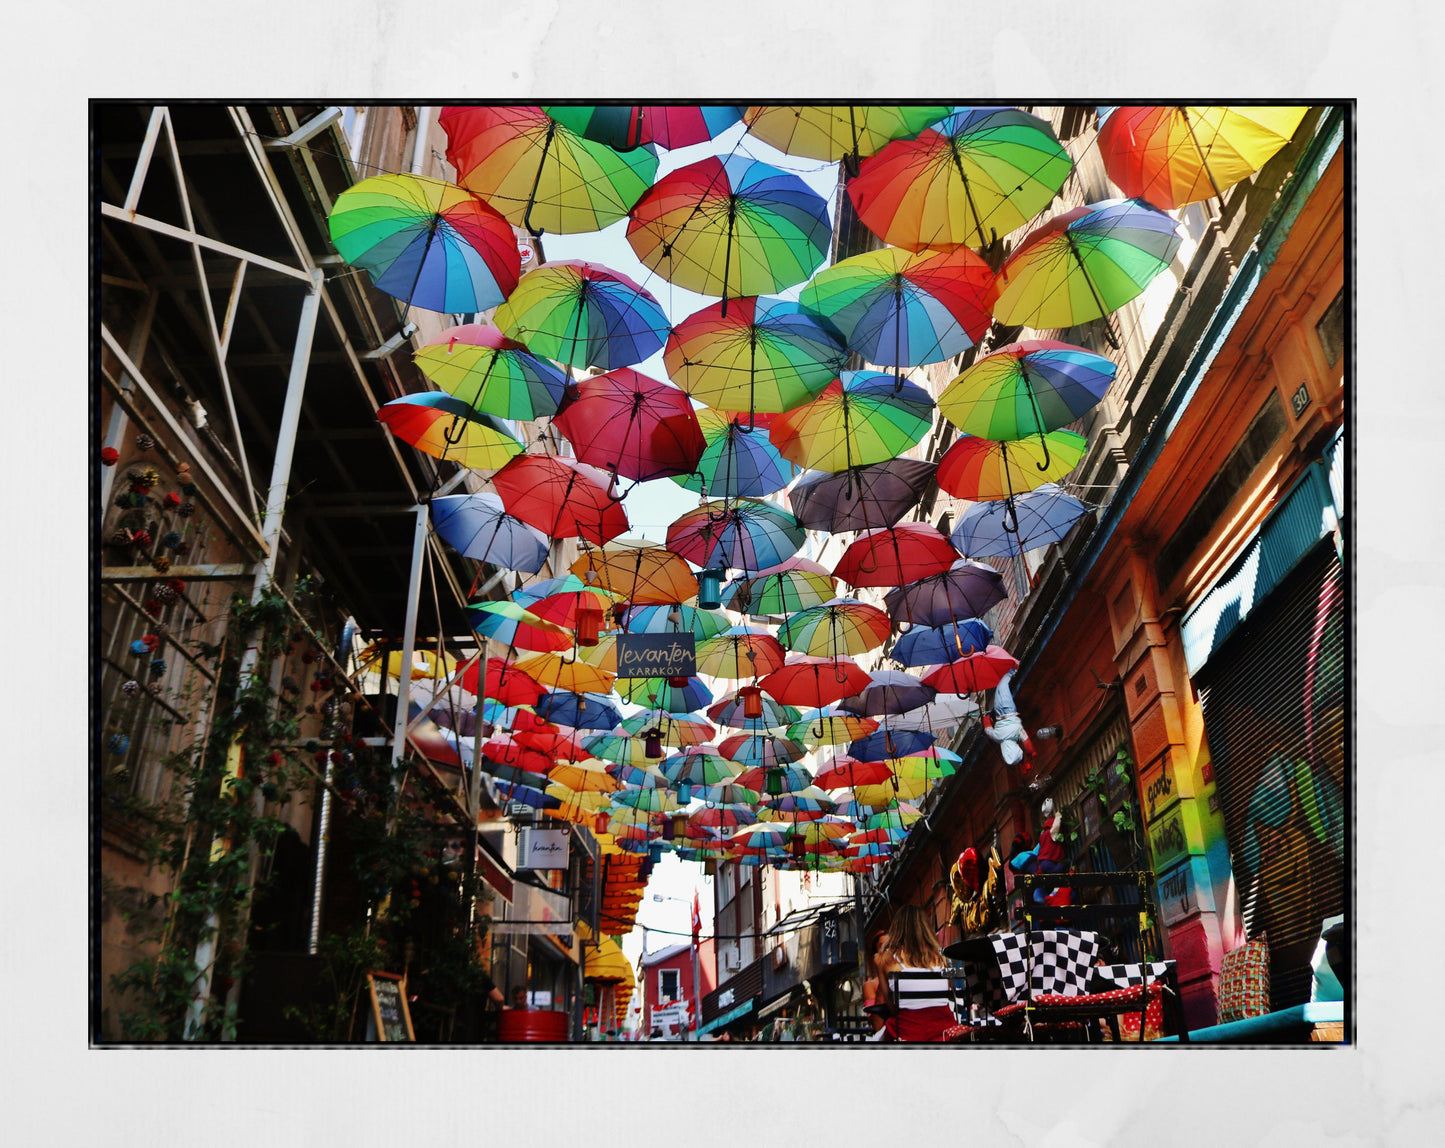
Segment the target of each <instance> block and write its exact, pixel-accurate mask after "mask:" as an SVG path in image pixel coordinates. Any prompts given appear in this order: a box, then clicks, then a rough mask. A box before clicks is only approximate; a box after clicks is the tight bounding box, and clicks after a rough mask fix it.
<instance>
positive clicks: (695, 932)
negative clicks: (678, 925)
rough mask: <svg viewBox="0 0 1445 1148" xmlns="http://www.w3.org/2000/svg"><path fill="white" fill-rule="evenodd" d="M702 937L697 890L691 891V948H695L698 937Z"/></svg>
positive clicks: (700, 911)
mask: <svg viewBox="0 0 1445 1148" xmlns="http://www.w3.org/2000/svg"><path fill="white" fill-rule="evenodd" d="M701 935H702V902H700V901H699V900H698V896H697V889H696V887H694V888H693V891H692V947H693V948H694V949H695V948H697V943H698V937H699V936H701Z"/></svg>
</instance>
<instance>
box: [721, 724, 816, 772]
mask: <svg viewBox="0 0 1445 1148" xmlns="http://www.w3.org/2000/svg"><path fill="white" fill-rule="evenodd" d="M717 748H718V752H719V753H720V754H722V755H723V756H724V757H725V758H727V759H728V760H729V761H732V762H736V763H737V765H738V766H739V772H742V770H743V769H776V768H778V767H779V766H783V765H792V764H793V763H794V762H795V761H798V760H799V759H800V758H802V757H804V756H806V755H807V752H808V751H807V749H806V748H805V747H804V746H803V745H801V744H800V743H798V742H796V741H792V740H790V739H788V738H785V737H772V736H770V735H768V734H758V733H742V734H735V735H734V736H732V737H729V738H724V739H723V740H722V741H720V742H719V743H718V747H717Z"/></svg>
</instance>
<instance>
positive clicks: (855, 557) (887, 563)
mask: <svg viewBox="0 0 1445 1148" xmlns="http://www.w3.org/2000/svg"><path fill="white" fill-rule="evenodd" d="M959 557H960V555H959V553H958V551H957V550H955V549H954V548H953V543H952V542H950V541H949V540H948V539H947V538H945V537H944V536H943V535H942V534H940V533H939V531H938V528H937V527H935V526H931V525H929V524H928V523H926V522H902V523H899V524H898V525H897V526H889V527H886V528H885V529H882V530H867V531H864V532H863V533H862V534H860V535H858V537H857V538H856V539H854V541H853V542H852V543H851V544H850V545H849V547H848V549H847V550H845V551H843V556H842V557H841V558H840V559H838V565H837V566H835V567H834V568H833V576H834V577H835V578H841V579H842V580H843V581H845V582H847V583H848V584H849V585H850V586H902V585H904V584H906V583H908V582H916V581H918V579H920V578H927V577H929V576H930V575H933V574H942V573H943V572H944V571H945V570H947V569H948V568H949V567H951V566H952V565H953V564H954V563H955V562H957V561H958V559H959Z"/></svg>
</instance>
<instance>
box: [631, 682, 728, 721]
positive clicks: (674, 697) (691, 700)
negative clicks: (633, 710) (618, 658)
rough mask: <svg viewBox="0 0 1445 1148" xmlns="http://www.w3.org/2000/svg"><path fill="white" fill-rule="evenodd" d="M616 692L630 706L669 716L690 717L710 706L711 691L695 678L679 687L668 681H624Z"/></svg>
mask: <svg viewBox="0 0 1445 1148" xmlns="http://www.w3.org/2000/svg"><path fill="white" fill-rule="evenodd" d="M617 690H618V692H619V693H620V694H622V696H623V698H624V699H625V700H627V701H629V702H632V703H634V704H636V705H640V706H647V707H648V708H649V709H654V710H662V711H665V712H666V713H670V714H686V713H691V712H692V711H693V710H695V709H700V708H701V707H703V706H708V705H711V704H712V691H711V690H709V689H708V688H707V687H706V686H705V685H703V684H702V679H701V678H698V677H695V676H694V677H690V678H688V679H687V680H686V684H685V685H680V686H675V685H673V684H672V682H671V681H670V680H669V679H667V678H623V679H621V684H619V685H618V687H617Z"/></svg>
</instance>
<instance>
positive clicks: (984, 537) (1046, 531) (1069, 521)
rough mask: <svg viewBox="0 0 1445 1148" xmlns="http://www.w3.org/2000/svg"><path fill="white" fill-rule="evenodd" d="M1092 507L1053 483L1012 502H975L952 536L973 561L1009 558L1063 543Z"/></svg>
mask: <svg viewBox="0 0 1445 1148" xmlns="http://www.w3.org/2000/svg"><path fill="white" fill-rule="evenodd" d="M1088 514H1089V508H1088V507H1087V506H1085V505H1084V504H1083V503H1082V502H1080V501H1079V500H1078V499H1077V498H1075V497H1074V496H1073V495H1071V494H1066V493H1065V492H1064V491H1063V489H1062V488H1061V487H1058V486H1056V485H1055V484H1054V483H1052V482H1046V483H1044V484H1043V485H1042V486H1040V487H1037V488H1035V489H1034V490H1030V491H1028V492H1027V493H1025V494H1020V495H1017V496H1016V497H1014V498H1011V499H1005V500H1002V501H995V502H976V503H974V504H973V505H972V506H969V507H968V508H966V509H965V510H964V511H963V513H962V514H960V515H959V516H958V524H957V525H956V526H954V528H953V534H952V535H951V536H950V537H951V539H952V541H953V544H954V545H955V546H957V547H958V548H959V550H961V551H962V552H963V553H964V554H967V555H968V556H969V557H970V558H1009V557H1012V556H1013V555H1015V554H1022V553H1023V552H1024V551H1026V550H1033V549H1036V548H1038V547H1040V546H1047V545H1048V544H1049V543H1050V542H1061V541H1062V540H1063V539H1064V538H1066V537H1067V536H1068V533H1069V531H1070V530H1072V529H1073V526H1074V523H1075V522H1077V521H1078V520H1079V519H1081V518H1084V517H1086V516H1087V515H1088Z"/></svg>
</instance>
